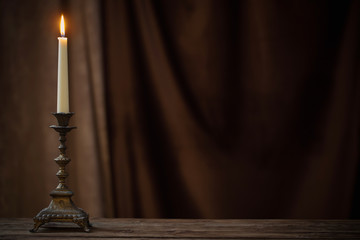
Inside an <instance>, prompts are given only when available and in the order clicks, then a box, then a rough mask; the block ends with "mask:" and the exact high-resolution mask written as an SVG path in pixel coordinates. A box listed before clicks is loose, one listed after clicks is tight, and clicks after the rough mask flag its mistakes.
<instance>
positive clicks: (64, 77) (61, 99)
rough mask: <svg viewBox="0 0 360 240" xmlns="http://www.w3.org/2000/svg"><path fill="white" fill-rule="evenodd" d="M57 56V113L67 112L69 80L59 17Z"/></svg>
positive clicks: (63, 35)
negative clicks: (59, 35)
mask: <svg viewBox="0 0 360 240" xmlns="http://www.w3.org/2000/svg"><path fill="white" fill-rule="evenodd" d="M60 34H61V37H58V40H59V55H58V88H57V112H64V113H68V112H69V78H68V54H67V38H66V37H65V21H64V16H63V15H61V21H60Z"/></svg>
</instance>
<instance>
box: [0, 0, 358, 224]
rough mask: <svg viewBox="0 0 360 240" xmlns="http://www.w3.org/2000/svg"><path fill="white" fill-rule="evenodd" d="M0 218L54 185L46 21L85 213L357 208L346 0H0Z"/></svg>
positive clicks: (33, 202) (291, 212)
mask: <svg viewBox="0 0 360 240" xmlns="http://www.w3.org/2000/svg"><path fill="white" fill-rule="evenodd" d="M0 4H1V5H0V9H1V10H0V11H1V16H0V18H1V26H0V28H1V29H0V30H1V33H2V37H1V38H0V51H1V58H0V59H1V60H0V66H1V67H0V69H1V72H0V79H1V80H0V91H1V94H0V98H1V99H0V100H1V101H0V107H1V112H2V113H1V117H0V124H1V126H3V130H2V133H1V137H0V154H1V155H0V157H1V160H0V184H1V185H0V189H1V192H0V209H1V210H0V215H1V216H7V217H15V216H16V217H20V216H21V217H30V216H33V215H35V214H36V213H37V212H38V211H39V210H40V209H41V208H43V207H46V205H47V204H48V202H49V200H50V199H49V197H48V196H47V194H48V193H49V192H50V190H52V189H53V188H54V187H55V186H56V178H55V173H56V164H55V163H53V162H52V161H51V159H52V158H54V157H56V154H57V150H56V146H57V135H56V133H55V132H54V131H53V130H51V129H48V128H47V126H48V125H51V124H53V123H54V122H55V118H54V117H52V116H51V115H50V112H52V111H55V109H56V66H57V64H56V61H57V51H56V48H57V40H56V36H58V18H59V14H60V10H61V11H64V12H65V17H66V20H67V22H68V24H67V36H68V37H69V56H70V59H69V64H70V65H69V68H70V69H69V70H70V89H71V90H70V91H71V92H70V97H71V100H70V101H71V106H70V108H71V110H72V111H74V112H75V113H76V114H75V116H74V119H72V121H71V123H72V124H73V125H76V126H78V129H77V130H75V131H74V132H71V133H70V134H69V137H68V139H69V143H68V146H69V155H70V156H71V158H72V159H73V161H72V163H71V164H70V168H69V169H70V178H69V180H70V181H69V182H70V187H71V188H72V189H73V190H74V191H75V194H76V195H75V197H74V200H75V202H76V203H77V204H78V205H79V206H81V207H82V208H84V209H85V210H87V211H88V212H89V213H90V215H91V216H107V217H112V216H115V217H171V218H172V217H177V218H179V217H182V218H348V217H350V216H351V214H353V215H354V211H357V209H359V208H357V205H358V204H357V203H356V202H358V201H359V199H358V195H357V194H358V191H359V189H358V187H359V186H358V185H357V182H358V181H359V180H357V176H358V168H359V167H358V166H359V153H358V149H359V93H360V92H359V90H360V89H359V88H360V87H359V76H360V75H359V69H360V68H359V56H360V55H359V53H360V49H359V42H360V30H359V29H360V26H359V24H360V19H359V18H360V6H359V2H358V1H266V0H247V1H246V0H244V1H215V0H201V1H188V0H186V1H185V0H184V1H159V0H157V1H150V0H149V1H146V0H143V1H141V0H135V1H125V0H122V1H110V0H106V1H98V0H90V1H85V0H72V1H46V2H43V1H31V2H30V1H0Z"/></svg>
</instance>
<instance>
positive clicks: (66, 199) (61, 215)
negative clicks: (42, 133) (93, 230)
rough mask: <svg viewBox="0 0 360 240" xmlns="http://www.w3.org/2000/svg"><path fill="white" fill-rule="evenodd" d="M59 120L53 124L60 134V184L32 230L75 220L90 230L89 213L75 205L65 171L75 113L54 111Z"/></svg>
mask: <svg viewBox="0 0 360 240" xmlns="http://www.w3.org/2000/svg"><path fill="white" fill-rule="evenodd" d="M53 115H54V116H55V117H56V119H57V121H58V126H56V125H51V126H50V127H51V128H53V129H55V131H57V132H58V133H59V134H60V138H59V141H60V146H59V149H60V155H59V156H58V157H57V158H55V159H54V160H55V162H56V163H57V164H58V165H59V171H58V172H57V173H56V176H57V177H58V178H59V185H58V186H57V187H56V189H54V190H53V191H52V192H51V193H50V196H51V197H52V201H51V202H50V205H49V206H48V207H47V208H44V209H43V210H41V211H40V212H39V213H38V214H37V215H36V216H35V217H34V228H33V229H31V230H30V232H36V231H37V230H38V229H39V227H40V226H41V225H43V224H45V223H48V222H74V223H76V224H78V225H79V226H80V227H82V228H83V229H84V231H85V232H89V231H90V227H91V225H90V223H89V215H88V214H87V213H86V212H85V211H84V210H82V209H81V208H78V207H76V206H75V204H74V203H73V201H72V200H71V196H73V195H74V193H73V192H72V191H71V190H70V189H69V188H68V187H67V186H66V183H65V179H66V178H67V177H68V175H69V174H68V173H67V172H66V171H65V166H66V165H67V164H68V163H69V162H70V158H68V157H67V156H66V154H65V151H66V145H65V141H66V134H67V133H68V132H70V131H71V130H72V129H74V128H76V127H71V126H68V125H69V120H70V118H71V117H72V115H74V113H53Z"/></svg>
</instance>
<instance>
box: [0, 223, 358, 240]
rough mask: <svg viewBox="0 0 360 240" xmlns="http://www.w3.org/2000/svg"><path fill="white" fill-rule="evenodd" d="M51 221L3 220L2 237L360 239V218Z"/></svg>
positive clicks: (0, 234)
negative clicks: (86, 226) (39, 224)
mask: <svg viewBox="0 0 360 240" xmlns="http://www.w3.org/2000/svg"><path fill="white" fill-rule="evenodd" d="M91 222H92V224H93V226H94V227H93V229H92V231H91V232H90V233H85V232H83V231H82V230H81V229H79V228H77V226H76V225H72V224H61V223H57V224H55V223H51V224H48V225H45V226H44V227H43V228H41V229H39V232H38V233H30V232H29V229H31V228H32V223H33V222H32V220H31V219H0V239H63V238H65V237H66V239H102V238H104V239H105V238H106V239H119V238H121V239H149V238H151V239H159V238H161V239H179V240H180V239H360V220H196V219H186V220H185V219H113V218H108V219H106V218H98V219H91Z"/></svg>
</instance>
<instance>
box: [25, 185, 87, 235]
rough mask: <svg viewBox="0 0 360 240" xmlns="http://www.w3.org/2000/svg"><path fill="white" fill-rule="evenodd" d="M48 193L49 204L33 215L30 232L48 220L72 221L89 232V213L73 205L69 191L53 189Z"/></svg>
mask: <svg viewBox="0 0 360 240" xmlns="http://www.w3.org/2000/svg"><path fill="white" fill-rule="evenodd" d="M50 195H51V196H52V197H53V199H52V201H51V202H50V205H49V206H48V207H47V208H44V209H43V210H41V211H40V212H39V213H38V214H37V215H36V217H34V228H33V229H31V230H30V232H36V231H37V230H38V229H39V227H40V226H42V225H43V224H45V223H48V222H73V223H76V224H77V225H79V226H80V227H81V228H83V229H84V231H85V232H90V227H91V225H90V223H89V215H88V214H87V213H86V212H85V211H84V210H82V209H81V208H78V207H76V206H75V204H74V203H73V201H72V200H71V196H72V195H73V193H72V192H71V191H69V190H65V191H62V190H54V191H52V192H51V194H50Z"/></svg>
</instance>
